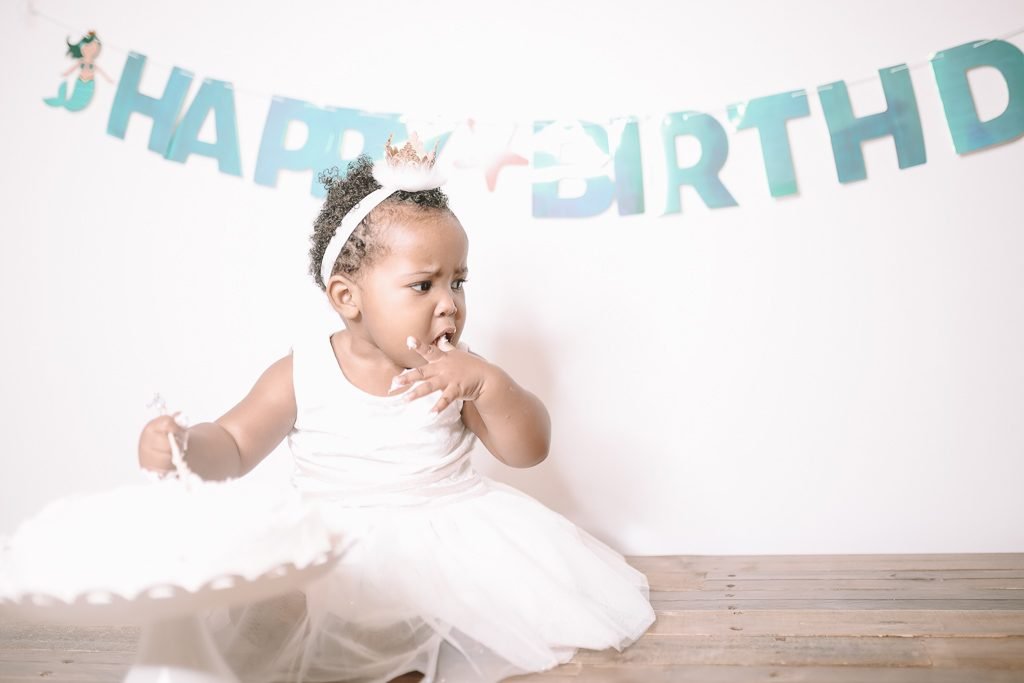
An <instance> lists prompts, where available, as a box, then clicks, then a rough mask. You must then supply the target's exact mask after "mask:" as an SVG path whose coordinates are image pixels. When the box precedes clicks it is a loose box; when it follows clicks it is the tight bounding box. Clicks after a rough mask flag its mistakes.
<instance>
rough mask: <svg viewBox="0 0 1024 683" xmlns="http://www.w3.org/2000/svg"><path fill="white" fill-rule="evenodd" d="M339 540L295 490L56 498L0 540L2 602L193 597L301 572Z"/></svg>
mask: <svg viewBox="0 0 1024 683" xmlns="http://www.w3.org/2000/svg"><path fill="white" fill-rule="evenodd" d="M336 540H337V539H336V538H335V537H334V536H333V535H332V534H331V532H330V531H329V529H328V527H327V526H326V524H325V522H324V521H323V518H322V517H321V516H320V514H319V512H318V511H317V509H316V507H314V506H311V505H310V504H308V503H306V502H305V501H303V500H302V498H301V496H300V494H299V493H298V492H297V491H295V490H294V489H289V488H283V487H275V488H270V487H267V486H256V485H253V484H251V483H249V482H246V481H242V480H233V481H226V482H204V481H196V480H195V479H193V478H189V479H178V478H174V479H164V480H161V481H158V482H154V483H150V484H141V485H135V486H124V487H121V488H116V489H113V490H110V491H106V492H103V493H96V494H89V495H76V496H70V497H67V498H63V499H60V500H57V501H55V502H53V503H51V504H49V505H48V506H46V507H45V508H44V509H43V510H42V511H41V512H40V513H39V514H37V515H36V516H34V517H32V518H30V519H28V520H26V521H25V522H23V523H22V524H21V525H20V526H19V527H18V528H17V529H16V530H15V532H14V534H13V535H12V536H10V537H9V538H7V539H2V540H0V546H2V551H0V599H8V600H18V599H19V598H20V597H21V596H25V595H29V594H44V595H48V596H51V597H54V598H58V599H60V600H63V601H65V602H71V601H73V600H74V599H75V598H76V597H78V596H81V595H84V594H86V593H94V592H101V593H102V592H109V593H113V594H115V595H119V596H122V597H125V598H128V599H132V598H134V597H136V596H137V595H139V594H140V593H142V592H144V591H148V590H150V589H154V588H160V587H166V586H179V587H181V588H183V589H185V590H188V591H195V590H197V589H199V588H200V587H201V586H203V585H205V584H207V583H209V582H210V581H211V580H213V579H217V578H220V577H223V576H230V575H239V576H242V577H244V578H245V579H249V580H251V579H255V578H256V577H258V576H260V575H262V574H265V573H266V572H268V571H270V570H272V569H274V568H276V567H280V566H282V565H294V566H295V567H297V568H299V569H301V568H303V567H306V566H308V565H310V564H311V563H314V562H316V561H317V560H319V559H321V558H323V557H324V555H325V554H329V553H331V552H332V550H333V548H334V546H335V543H336Z"/></svg>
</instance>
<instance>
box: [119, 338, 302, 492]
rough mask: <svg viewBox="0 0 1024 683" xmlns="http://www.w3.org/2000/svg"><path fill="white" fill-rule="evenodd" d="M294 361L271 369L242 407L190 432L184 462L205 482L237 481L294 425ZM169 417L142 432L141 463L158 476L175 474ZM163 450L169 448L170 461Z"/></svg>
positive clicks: (259, 380)
mask: <svg viewBox="0 0 1024 683" xmlns="http://www.w3.org/2000/svg"><path fill="white" fill-rule="evenodd" d="M295 412H296V408H295V389H294V386H293V384H292V357H291V355H288V356H285V357H284V358H282V359H280V360H278V361H277V362H275V363H274V364H273V365H271V366H270V367H269V368H267V370H266V371H265V372H264V373H263V374H262V375H261V376H260V378H259V379H258V380H256V384H255V385H254V386H253V388H252V389H251V390H250V391H249V394H248V395H247V396H246V397H245V398H243V399H242V400H241V401H240V402H239V403H238V405H236V406H235V407H234V408H232V409H231V410H229V411H228V412H227V413H225V414H224V415H223V416H221V417H220V418H218V419H217V420H216V421H215V422H203V423H201V424H198V425H196V426H194V427H191V428H190V429H189V430H188V448H187V450H186V452H185V462H186V463H187V464H188V466H189V468H190V469H191V470H192V471H193V472H195V473H196V474H198V475H199V476H201V477H202V478H203V479H228V478H237V477H240V476H242V475H243V474H246V473H247V472H249V471H250V470H252V468H254V467H256V465H258V464H259V463H260V461H261V460H263V458H265V457H267V455H269V454H270V452H271V451H272V450H274V448H276V447H277V445H278V444H279V443H281V441H282V439H284V437H285V436H286V435H287V434H288V432H289V431H291V429H292V426H293V425H294V424H295ZM167 429H168V419H167V418H157V419H156V420H153V421H152V422H150V423H149V424H148V425H146V428H145V429H144V430H143V433H142V438H141V439H140V443H139V463H140V464H141V465H142V466H143V467H145V468H147V469H154V470H158V471H164V470H168V469H170V468H171V467H170V453H169V444H167V443H166V432H167ZM161 441H162V442H163V446H166V447H167V451H168V452H167V453H166V462H165V461H164V458H165V454H164V453H163V450H162V446H161Z"/></svg>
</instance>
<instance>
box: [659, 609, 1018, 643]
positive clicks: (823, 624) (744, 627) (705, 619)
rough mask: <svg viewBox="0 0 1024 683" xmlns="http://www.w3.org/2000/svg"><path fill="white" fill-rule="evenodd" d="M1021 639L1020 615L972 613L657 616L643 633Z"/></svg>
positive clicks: (684, 613)
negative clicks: (1013, 637)
mask: <svg viewBox="0 0 1024 683" xmlns="http://www.w3.org/2000/svg"><path fill="white" fill-rule="evenodd" d="M730 633H733V634H735V635H741V634H742V635H748V636H751V635H771V636H879V635H888V636H970V637H975V638H983V637H992V638H996V637H1002V636H1008V635H1015V636H1024V612H1014V611H992V612H982V611H977V610H849V611H847V610H815V609H811V610H754V611H750V612H746V611H738V610H737V611H731V612H727V611H722V610H679V611H675V610H673V611H659V612H658V613H657V620H656V621H655V622H654V624H653V625H652V626H651V628H650V629H649V630H648V634H657V635H664V636H668V635H687V636H696V635H729V634H730Z"/></svg>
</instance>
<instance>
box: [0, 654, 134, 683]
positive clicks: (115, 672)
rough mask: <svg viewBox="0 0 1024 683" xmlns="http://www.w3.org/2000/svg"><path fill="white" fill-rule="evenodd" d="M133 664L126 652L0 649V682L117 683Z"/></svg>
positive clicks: (130, 655) (130, 656)
mask: <svg viewBox="0 0 1024 683" xmlns="http://www.w3.org/2000/svg"><path fill="white" fill-rule="evenodd" d="M133 661H135V654H134V653H126V652H62V651H53V650H19V649H8V650H0V680H2V681H4V683H9V682H12V681H16V680H20V679H22V678H24V679H31V680H33V681H36V683H38V682H39V681H46V682H47V683H64V682H65V681H66V682H67V683H120V681H122V680H124V677H125V674H127V673H128V669H129V668H131V664H132V662H133Z"/></svg>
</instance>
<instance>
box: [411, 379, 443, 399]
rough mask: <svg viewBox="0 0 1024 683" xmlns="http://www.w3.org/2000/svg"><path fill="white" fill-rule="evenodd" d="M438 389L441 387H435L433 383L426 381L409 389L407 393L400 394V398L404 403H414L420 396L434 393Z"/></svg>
mask: <svg viewBox="0 0 1024 683" xmlns="http://www.w3.org/2000/svg"><path fill="white" fill-rule="evenodd" d="M440 388H441V387H435V386H434V384H433V382H430V381H426V382H423V383H422V384H420V385H418V386H416V387H414V388H412V389H410V390H409V392H408V393H405V394H402V398H404V399H405V400H406V401H415V400H416V399H418V398H420V397H422V396H426V395H427V394H432V393H434V392H435V391H437V390H438V389H440Z"/></svg>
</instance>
